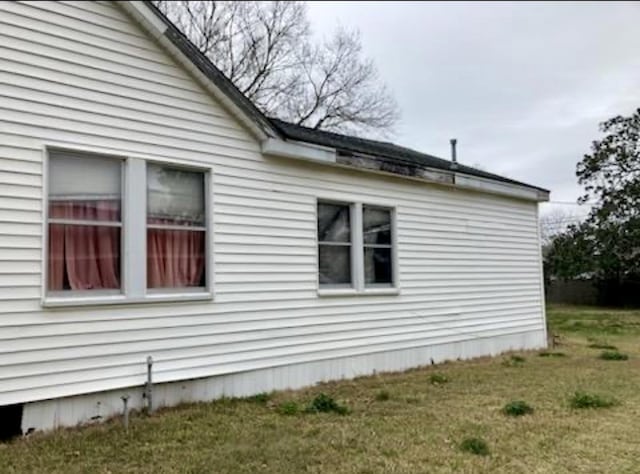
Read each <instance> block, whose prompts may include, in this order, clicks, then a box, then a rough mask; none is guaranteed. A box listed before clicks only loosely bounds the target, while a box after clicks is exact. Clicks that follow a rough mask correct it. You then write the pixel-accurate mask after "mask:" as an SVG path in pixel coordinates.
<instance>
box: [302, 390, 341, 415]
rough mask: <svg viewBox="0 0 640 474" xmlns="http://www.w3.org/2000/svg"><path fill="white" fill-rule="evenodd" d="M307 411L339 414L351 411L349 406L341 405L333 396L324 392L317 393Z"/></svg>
mask: <svg viewBox="0 0 640 474" xmlns="http://www.w3.org/2000/svg"><path fill="white" fill-rule="evenodd" d="M305 411H306V412H307V413H337V414H338V415H346V414H347V413H349V409H348V408H347V407H345V406H343V405H339V404H338V403H337V402H336V401H335V400H334V399H333V398H332V397H330V396H329V395H326V394H324V393H321V394H319V395H317V396H316V397H315V398H314V399H313V400H312V401H311V403H310V404H309V406H308V407H307V408H306V410H305Z"/></svg>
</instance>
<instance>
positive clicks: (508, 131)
mask: <svg viewBox="0 0 640 474" xmlns="http://www.w3.org/2000/svg"><path fill="white" fill-rule="evenodd" d="M309 18H310V20H311V24H312V27H313V29H314V32H315V33H316V34H318V35H329V34H330V33H331V32H332V31H333V30H334V29H335V28H336V26H337V25H339V24H340V25H343V26H345V27H348V28H357V29H359V30H360V32H361V34H362V43H363V47H364V51H365V54H366V55H367V56H369V57H371V58H372V59H373V60H374V61H375V63H376V65H377V67H378V70H379V73H380V76H381V77H382V79H383V80H384V81H385V82H386V84H387V85H388V86H389V87H390V89H391V90H392V92H393V94H394V96H395V97H396V99H397V101H398V103H399V105H400V108H401V111H402V119H401V122H400V124H399V126H398V128H397V135H396V136H395V138H394V141H395V142H397V143H399V144H402V145H406V146H409V147H412V148H416V149H418V150H420V151H424V152H426V153H431V154H435V155H437V156H441V157H444V158H448V157H449V138H451V137H457V138H458V156H459V159H460V161H462V162H464V163H465V164H469V165H475V166H479V167H481V168H483V169H485V170H487V171H493V172H496V173H499V174H503V175H506V176H509V177H511V178H514V179H518V180H522V181H525V182H528V183H531V184H534V185H538V186H542V187H546V188H548V189H550V190H551V191H552V194H551V199H552V200H553V201H570V202H573V201H575V200H576V198H577V197H578V196H579V194H580V188H579V187H578V185H577V184H576V178H575V166H576V163H577V162H578V161H579V160H580V159H581V158H582V156H583V154H584V153H586V152H588V151H589V146H590V143H591V141H592V140H593V139H596V138H597V137H598V123H599V122H601V121H603V120H605V119H607V118H609V117H611V116H613V115H617V114H623V115H624V114H629V113H631V112H632V111H633V110H634V109H635V108H637V107H639V106H640V27H638V25H639V24H640V4H639V3H631V2H630V3H613V2H606V3H605V2H602V3H573V2H569V3H520V2H518V3H476V2H474V3H418V2H407V3H404V2H388V3H387V2H311V3H310V4H309ZM558 207H562V208H564V209H567V210H573V209H574V207H575V206H570V205H565V206H562V205H561V204H554V205H553V206H546V212H549V209H551V208H558ZM576 212H579V211H576Z"/></svg>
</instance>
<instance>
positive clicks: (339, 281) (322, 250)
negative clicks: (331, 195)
mask: <svg viewBox="0 0 640 474" xmlns="http://www.w3.org/2000/svg"><path fill="white" fill-rule="evenodd" d="M318 261H319V267H320V276H319V279H320V285H326V286H351V285H352V281H351V207H350V206H349V205H346V204H334V203H318Z"/></svg>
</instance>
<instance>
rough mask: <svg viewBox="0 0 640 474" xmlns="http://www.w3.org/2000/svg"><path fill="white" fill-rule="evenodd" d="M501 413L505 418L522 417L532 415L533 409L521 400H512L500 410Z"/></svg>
mask: <svg viewBox="0 0 640 474" xmlns="http://www.w3.org/2000/svg"><path fill="white" fill-rule="evenodd" d="M502 413H504V414H505V415H507V416H524V415H530V414H531V413H533V407H532V406H531V405H529V404H528V403H527V402H525V401H522V400H514V401H512V402H509V403H507V404H506V405H505V406H504V408H503V409H502Z"/></svg>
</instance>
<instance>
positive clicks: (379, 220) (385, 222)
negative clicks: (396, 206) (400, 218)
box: [362, 206, 391, 245]
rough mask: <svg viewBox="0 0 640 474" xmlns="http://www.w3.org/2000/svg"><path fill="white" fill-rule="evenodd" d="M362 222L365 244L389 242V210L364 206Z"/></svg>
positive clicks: (384, 243) (386, 243) (385, 243)
mask: <svg viewBox="0 0 640 474" xmlns="http://www.w3.org/2000/svg"><path fill="white" fill-rule="evenodd" d="M362 223H363V229H364V230H363V232H364V236H363V238H364V243H365V244H383V245H388V244H391V211H389V210H388V209H380V208H379V207H368V206H365V207H364V210H363V215H362Z"/></svg>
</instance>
